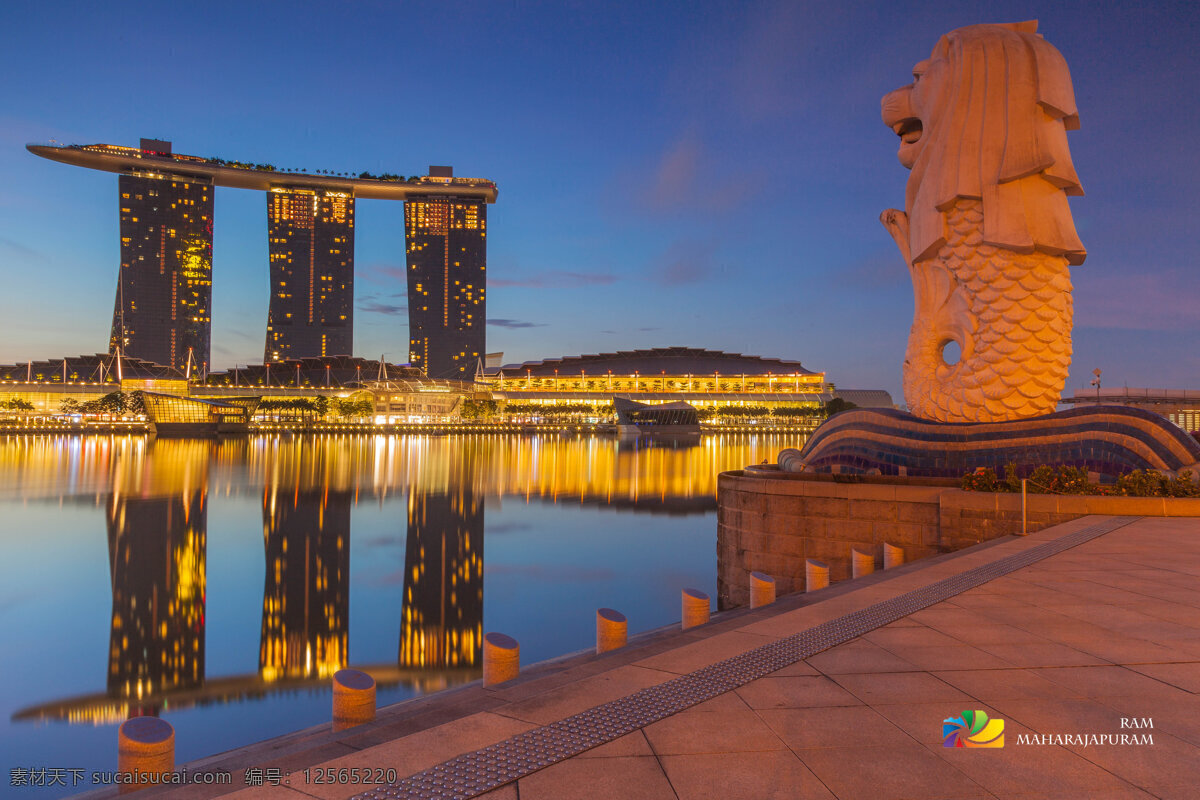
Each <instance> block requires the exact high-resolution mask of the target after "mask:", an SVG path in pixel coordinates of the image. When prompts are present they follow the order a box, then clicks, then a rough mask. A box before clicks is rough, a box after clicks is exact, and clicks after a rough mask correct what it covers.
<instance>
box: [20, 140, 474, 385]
mask: <svg viewBox="0 0 1200 800" xmlns="http://www.w3.org/2000/svg"><path fill="white" fill-rule="evenodd" d="M27 149H28V150H29V151H30V152H31V153H33V154H34V155H38V156H41V157H43V158H48V159H50V160H52V161H59V162H62V163H65V164H72V165H75V166H81V167H87V168H89V169H97V170H103V171H106V172H116V173H118V174H119V175H120V179H119V181H118V183H119V188H120V194H121V259H122V260H121V263H122V268H121V277H120V279H119V280H118V289H117V304H116V311H115V313H114V314H113V326H112V330H111V335H110V345H111V347H113V348H115V347H116V346H117V345H121V346H122V349H123V351H124V352H128V353H130V354H132V355H134V356H137V357H139V358H145V359H147V360H150V361H154V362H156V363H159V364H164V365H169V366H178V367H181V368H182V367H184V366H185V365H186V364H188V359H189V355H190V356H191V363H192V364H193V365H194V366H195V367H196V368H197V369H199V370H206V369H207V367H208V365H209V363H210V362H209V342H210V335H209V334H210V326H211V298H212V216H213V190H214V188H215V187H218V186H228V187H234V188H238V189H251V190H257V191H265V192H267V193H268V197H267V221H268V239H269V240H270V241H269V243H268V244H269V250H270V269H271V306H270V310H269V312H268V322H267V328H268V330H267V337H266V347H265V350H264V360H265V361H280V360H286V359H289V358H297V357H299V358H308V357H315V356H331V355H350V354H351V349H352V345H353V328H354V314H353V303H354V277H353V275H354V210H355V202H356V200H359V199H378V200H399V201H405V229H406V234H407V237H408V243H407V251H408V256H407V258H408V265H409V269H408V273H409V276H408V284H409V326H410V338H411V342H410V350H411V351H412V352H413V353H415V354H417V355H414V356H413V358H414V361H413V363H414V364H415V365H416V366H418V367H419V368H420V369H421V370H422V371H423V372H425V373H427V374H428V375H429V376H430V377H434V378H463V377H465V378H466V379H470V377H471V376H472V375H473V374H474V371H475V368H476V364H477V363H478V361H479V360H480V359H481V358H482V357H483V354H484V333H485V324H486V318H485V307H484V298H485V288H486V287H485V271H486V264H487V248H486V235H487V205H486V204H488V203H494V202H496V197H497V189H496V184H495V183H494V182H492V181H490V180H485V179H482V178H455V177H453V171H452V170H451V169H450V168H449V167H431V168H430V174H429V175H426V176H413V177H410V178H404V177H401V176H399V175H390V174H385V175H372V174H370V173H368V172H363V173H360V174H359V175H358V176H357V177H354V176H352V175H350V174H346V173H332V172H328V171H324V170H322V171H321V172H323V173H325V174H313V173H312V172H309V171H307V170H288V169H282V168H278V167H276V166H275V165H273V164H256V163H246V162H240V161H227V160H225V159H220V158H200V157H198V156H191V155H184V154H182V153H174V152H172V145H171V142H166V141H160V140H157V139H142V141H141V145H140V147H136V148H134V147H124V146H121V145H111V144H90V145H28V146H27ZM310 217H311V219H310ZM156 237H157V238H156ZM305 248H307V252H306V250H305ZM155 269H157V270H158V272H155ZM414 285H419V287H420V288H419V289H415V294H414ZM414 297H419V298H420V299H422V301H423V302H421V303H419V304H417V303H414V302H413V298H414ZM418 362H419V363H418Z"/></svg>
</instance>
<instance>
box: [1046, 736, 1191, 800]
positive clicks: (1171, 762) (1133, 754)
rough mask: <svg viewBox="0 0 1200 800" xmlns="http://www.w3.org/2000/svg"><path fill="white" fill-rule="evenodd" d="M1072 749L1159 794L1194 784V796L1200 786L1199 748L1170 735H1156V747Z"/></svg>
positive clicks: (1140, 786)
mask: <svg viewBox="0 0 1200 800" xmlns="http://www.w3.org/2000/svg"><path fill="white" fill-rule="evenodd" d="M1068 749H1070V750H1071V751H1072V752H1074V753H1075V754H1076V755H1078V756H1080V757H1082V758H1085V759H1087V760H1088V761H1091V762H1092V763H1093V764H1096V765H1097V766H1100V767H1102V768H1104V769H1106V770H1108V771H1109V772H1111V773H1113V774H1114V775H1116V776H1118V777H1119V778H1121V779H1123V780H1126V781H1128V782H1129V783H1132V784H1133V785H1135V786H1137V787H1138V788H1141V789H1145V790H1146V791H1148V792H1150V793H1151V794H1159V793H1160V791H1159V790H1160V787H1177V786H1180V785H1181V784H1183V785H1190V786H1191V791H1192V795H1191V797H1195V796H1196V787H1197V786H1200V757H1198V754H1197V751H1196V745H1194V744H1190V743H1187V742H1184V741H1182V740H1180V739H1176V738H1175V737H1173V736H1168V735H1167V734H1164V733H1155V734H1154V744H1152V745H1143V746H1140V747H1120V746H1108V747H1086V748H1085V747H1080V746H1077V745H1071V746H1070V747H1069V748H1068Z"/></svg>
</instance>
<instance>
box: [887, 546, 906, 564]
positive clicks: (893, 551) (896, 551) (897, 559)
mask: <svg viewBox="0 0 1200 800" xmlns="http://www.w3.org/2000/svg"><path fill="white" fill-rule="evenodd" d="M903 563H904V548H903V547H897V546H896V545H894V544H888V543H887V542H884V543H883V568H884V569H891V568H892V567H898V566H900V565H901V564H903Z"/></svg>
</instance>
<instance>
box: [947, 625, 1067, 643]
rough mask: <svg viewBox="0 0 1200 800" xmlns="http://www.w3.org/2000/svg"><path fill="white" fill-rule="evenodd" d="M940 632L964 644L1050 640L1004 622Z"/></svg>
mask: <svg viewBox="0 0 1200 800" xmlns="http://www.w3.org/2000/svg"><path fill="white" fill-rule="evenodd" d="M938 630H939V631H941V632H942V633H944V634H946V635H947V636H949V637H951V638H953V639H956V640H958V641H960V642H962V643H964V644H971V645H976V646H978V645H984V644H1046V643H1047V642H1048V641H1049V640H1047V639H1045V638H1043V637H1041V636H1038V635H1037V634H1035V633H1032V632H1030V631H1027V630H1025V629H1023V628H1017V627H1015V626H1013V625H1005V624H1004V623H1003V622H992V621H990V620H989V621H988V622H986V623H984V624H982V625H969V626H968V625H964V626H961V627H960V626H953V627H952V626H943V627H939V628H938Z"/></svg>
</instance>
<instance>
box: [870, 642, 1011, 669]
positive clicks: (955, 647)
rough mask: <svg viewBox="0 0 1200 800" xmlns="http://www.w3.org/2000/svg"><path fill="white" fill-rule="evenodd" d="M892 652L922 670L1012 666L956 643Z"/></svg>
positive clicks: (898, 648)
mask: <svg viewBox="0 0 1200 800" xmlns="http://www.w3.org/2000/svg"><path fill="white" fill-rule="evenodd" d="M893 652H896V653H897V655H901V656H902V657H903V658H904V660H905V661H907V662H909V663H910V664H913V665H914V666H916V667H917V668H918V669H923V670H935V669H937V670H947V669H970V670H975V669H1000V668H1003V667H1011V666H1012V664H1010V663H1009V662H1007V661H1005V660H1004V659H1002V658H1000V657H999V656H996V655H994V654H992V653H989V652H987V651H986V650H980V649H979V648H978V647H972V646H971V645H969V644H962V643H959V642H956V643H954V644H952V645H947V646H934V647H897V648H893Z"/></svg>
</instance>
